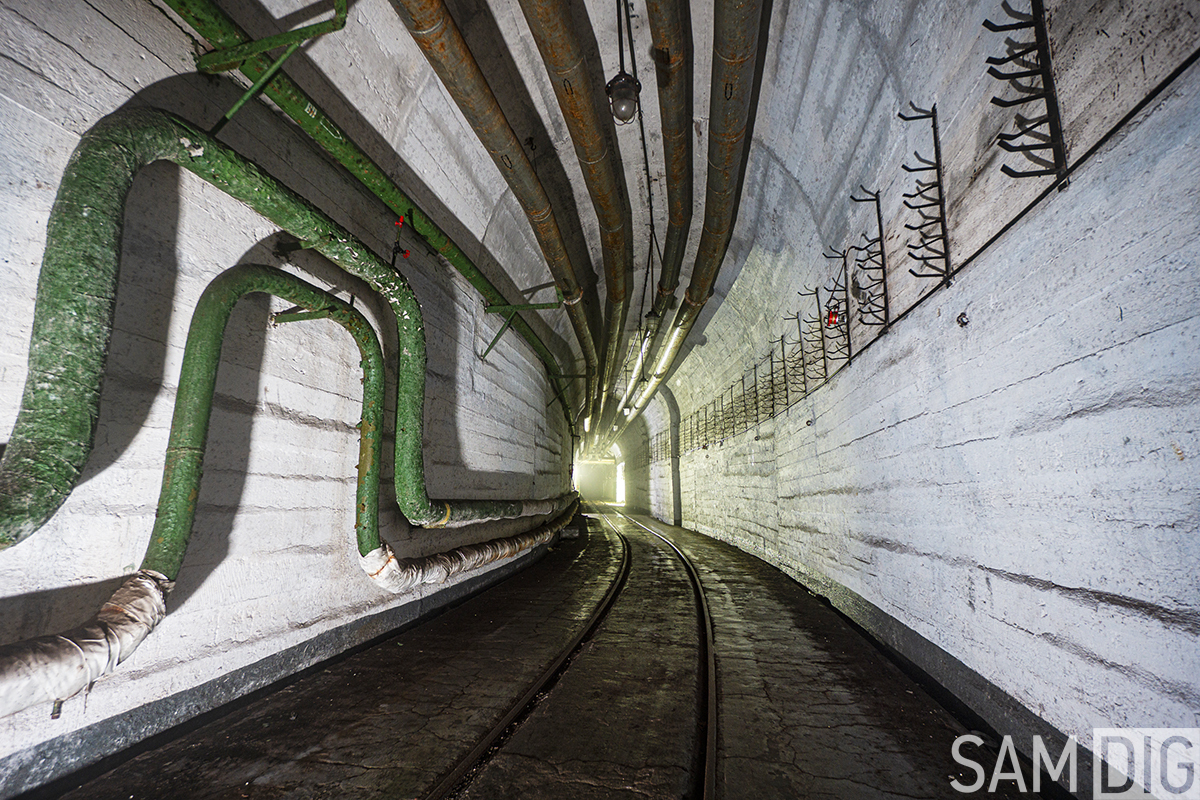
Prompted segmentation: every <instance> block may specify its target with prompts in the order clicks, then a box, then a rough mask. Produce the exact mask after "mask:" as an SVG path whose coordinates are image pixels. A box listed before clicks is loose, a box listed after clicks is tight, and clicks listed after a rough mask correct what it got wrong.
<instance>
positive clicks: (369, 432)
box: [0, 264, 579, 717]
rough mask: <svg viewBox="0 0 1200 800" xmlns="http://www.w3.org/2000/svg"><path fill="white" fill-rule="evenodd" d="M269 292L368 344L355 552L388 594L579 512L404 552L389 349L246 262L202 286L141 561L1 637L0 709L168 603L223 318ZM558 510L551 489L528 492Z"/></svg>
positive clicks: (511, 552)
mask: <svg viewBox="0 0 1200 800" xmlns="http://www.w3.org/2000/svg"><path fill="white" fill-rule="evenodd" d="M254 292H267V293H270V294H273V295H276V296H278V297H282V298H283V299H285V300H287V301H289V302H292V303H295V304H297V305H300V306H303V307H304V308H306V309H308V310H309V311H310V312H318V313H319V314H321V316H322V318H329V319H332V320H334V321H335V322H337V323H338V324H340V325H341V326H342V327H343V328H345V329H346V330H347V331H348V332H349V333H350V334H351V335H352V336H353V337H354V340H355V342H356V343H357V345H358V348H359V353H360V355H361V356H362V367H363V402H362V417H361V422H360V424H359V462H358V485H357V494H356V500H355V534H356V536H355V538H356V542H357V545H358V552H359V564H360V566H361V567H362V568H363V570H364V571H365V572H366V573H367V575H368V577H369V578H371V580H372V581H373V582H374V583H375V584H376V585H377V586H379V587H380V588H381V589H383V590H385V591H388V592H391V593H393V594H395V593H400V592H404V591H408V590H410V589H412V588H414V587H415V586H418V585H421V584H426V583H445V582H446V581H447V580H449V579H450V578H452V577H454V576H455V575H459V574H461V573H463V572H467V571H470V570H474V569H479V568H480V567H483V566H485V565H487V564H490V563H492V562H495V561H498V560H501V559H505V558H512V557H513V556H516V555H518V554H519V553H521V552H523V551H525V550H528V549H530V548H532V547H536V546H538V545H539V544H544V543H546V542H549V541H550V540H551V539H552V538H553V537H554V535H555V534H556V533H557V532H558V531H559V530H560V529H561V528H562V527H563V526H564V525H566V524H567V522H568V521H569V520H570V519H571V517H572V516H574V513H575V510H576V509H577V508H578V506H579V500H578V499H577V498H576V499H574V500H573V502H571V504H570V505H569V507H568V509H567V511H566V512H565V513H563V514H560V515H559V516H558V517H556V518H555V519H553V520H551V521H548V522H545V523H543V524H542V525H540V526H539V527H537V528H535V529H533V530H532V531H528V532H526V533H522V534H517V535H515V536H509V537H505V538H501V539H493V540H490V541H486V542H481V543H478V544H472V545H465V546H462V547H457V548H454V549H452V550H448V551H445V552H442V553H435V554H433V555H429V556H423V557H420V558H411V559H397V558H396V555H395V553H394V552H393V550H392V549H391V547H390V546H389V545H388V544H386V543H384V542H382V541H381V539H380V536H379V471H380V455H381V452H382V443H381V436H382V421H383V402H384V369H383V352H382V350H381V348H380V346H379V339H378V337H376V335H375V331H374V330H373V329H372V328H371V325H370V323H369V322H368V321H367V319H366V318H365V317H364V316H363V315H362V314H360V313H359V312H358V311H356V310H355V309H354V308H353V307H352V306H350V305H349V304H348V303H345V302H343V301H342V300H339V299H338V298H336V297H334V296H333V295H331V294H329V293H327V292H324V291H322V290H320V289H318V288H317V287H315V286H312V285H310V284H308V283H306V282H305V281H303V280H301V279H300V278H297V277H296V276H294V275H290V274H288V273H286V272H283V271H281V270H278V269H276V268H274V267H268V266H262V265H257V264H240V265H238V266H235V267H231V268H230V269H228V270H226V271H225V272H223V273H221V274H220V275H219V276H217V278H215V279H214V280H213V281H212V283H210V284H209V285H208V287H207V288H205V290H204V292H203V294H202V295H201V297H200V300H199V301H198V302H197V304H196V309H195V311H194V312H193V314H192V321H191V325H190V327H189V330H188V338H187V346H186V348H185V353H184V357H183V365H182V366H181V368H180V376H179V390H178V393H177V394H176V396H175V412H174V416H173V418H172V421H171V433H170V438H169V441H168V445H167V453H166V459H165V461H166V465H165V467H164V469H163V485H162V491H161V493H160V495H159V501H158V509H157V513H156V515H155V520H154V531H153V533H152V534H151V537H150V542H149V544H148V546H147V548H146V556H145V558H144V559H143V561H142V566H141V569H140V570H139V571H138V572H137V573H136V574H134V575H132V576H130V577H129V578H128V579H126V581H125V583H124V584H122V586H121V587H120V588H119V589H118V590H117V591H116V592H115V593H114V594H113V596H112V598H111V599H110V600H109V601H108V602H107V603H105V604H104V606H103V607H102V608H101V609H100V611H99V613H98V614H96V616H94V617H93V618H92V619H91V620H89V621H88V622H87V623H85V624H84V625H82V626H80V627H78V628H75V629H73V630H70V631H67V632H65V633H62V634H58V635H54V636H42V637H38V638H35V639H29V640H26V641H24V642H18V643H16V644H13V645H8V646H6V647H2V648H0V717H4V716H7V715H9V714H15V713H16V712H18V711H21V710H23V709H25V708H28V707H30V706H33V705H36V704H39V703H43V702H47V701H54V702H61V701H63V700H66V699H67V698H69V697H72V696H74V695H75V694H77V693H79V692H80V691H82V690H83V689H85V688H86V687H88V686H91V685H92V684H93V683H94V682H95V681H96V680H97V679H98V678H100V677H101V676H102V675H106V674H108V673H110V672H112V671H113V670H114V669H115V668H116V667H117V665H118V664H120V663H121V662H122V661H124V660H125V659H126V658H128V657H129V656H130V655H131V654H132V653H133V651H134V650H136V649H137V647H138V645H140V644H141V643H142V641H143V640H144V639H145V638H146V637H147V636H148V635H149V634H150V632H151V631H152V630H154V628H155V627H156V626H157V625H158V623H159V622H161V621H162V619H163V617H164V616H165V615H166V596H167V593H168V592H170V590H171V588H172V587H173V586H174V581H175V579H176V578H178V577H179V571H180V568H181V567H182V565H183V559H184V556H185V554H186V552H187V546H188V542H189V541H190V539H191V533H192V524H193V522H194V520H195V514H196V499H197V497H198V496H199V492H200V478H201V473H202V467H203V462H204V451H205V447H206V444H207V438H208V425H209V420H210V418H211V414H212V402H213V394H214V390H215V387H216V377H217V369H218V367H219V365H220V360H221V345H222V341H223V339H224V334H225V328H226V326H227V323H228V321H229V317H230V314H231V313H232V312H233V309H234V306H236V305H237V302H238V301H239V300H240V299H241V298H242V297H244V296H246V295H247V294H251V293H254ZM533 505H534V506H535V507H536V511H537V512H539V513H547V514H549V513H552V511H553V510H555V509H554V506H555V505H557V504H556V503H554V502H553V501H543V502H542V503H540V504H533Z"/></svg>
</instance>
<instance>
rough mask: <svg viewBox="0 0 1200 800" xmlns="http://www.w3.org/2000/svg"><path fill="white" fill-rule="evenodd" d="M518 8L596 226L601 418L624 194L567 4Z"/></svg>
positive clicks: (615, 348) (618, 320)
mask: <svg viewBox="0 0 1200 800" xmlns="http://www.w3.org/2000/svg"><path fill="white" fill-rule="evenodd" d="M521 11H522V12H523V13H524V14H525V21H526V22H527V23H529V29H530V31H531V32H532V33H533V40H534V42H535V43H536V44H537V48H538V52H540V53H541V55H542V61H543V62H544V63H545V65H546V71H547V72H548V73H549V74H550V82H551V84H553V86H554V95H555V97H557V98H558V106H559V108H560V109H562V114H563V118H564V120H565V121H566V123H567V130H568V131H569V132H570V134H571V141H572V142H573V143H574V145H575V155H576V157H577V158H578V159H579V166H580V169H582V170H583V181H584V183H585V184H586V185H587V190H588V194H589V195H591V198H592V206H593V208H594V209H595V211H596V219H597V221H598V222H599V224H600V246H601V248H602V251H603V259H604V276H605V287H606V290H607V295H608V302H607V308H606V309H605V311H606V314H605V319H606V322H605V332H604V349H603V355H604V361H603V364H602V374H601V379H600V388H599V392H600V394H599V396H598V398H597V404H598V405H597V413H596V419H597V420H602V419H604V413H605V407H606V406H607V404H608V399H609V393H610V392H611V391H612V389H613V385H614V383H615V381H616V375H617V370H618V369H619V368H620V366H621V362H622V361H623V359H624V356H625V340H626V337H625V319H626V317H627V316H628V313H629V301H628V299H627V297H626V295H627V292H628V285H629V283H630V282H631V279H632V275H633V236H632V227H633V225H632V215H631V212H630V207H629V192H628V190H627V188H626V186H625V176H624V175H623V174H622V173H620V172H619V171H618V170H617V168H616V164H615V163H614V161H615V159H614V158H613V156H612V153H611V151H610V150H609V146H608V138H607V137H606V135H605V134H606V133H607V132H608V131H609V130H610V129H611V121H610V120H608V119H607V114H605V115H603V116H602V115H601V114H600V113H598V111H597V109H598V108H603V107H605V106H606V105H607V104H606V103H603V102H602V101H601V98H600V97H599V96H598V93H597V92H596V85H595V81H594V80H593V74H592V73H590V72H589V70H588V65H587V63H586V62H585V60H584V57H583V47H582V46H581V44H580V38H579V35H578V33H577V31H576V29H575V23H574V21H573V20H572V19H571V13H570V7H569V6H568V4H567V3H566V2H564V1H563V0H521Z"/></svg>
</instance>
